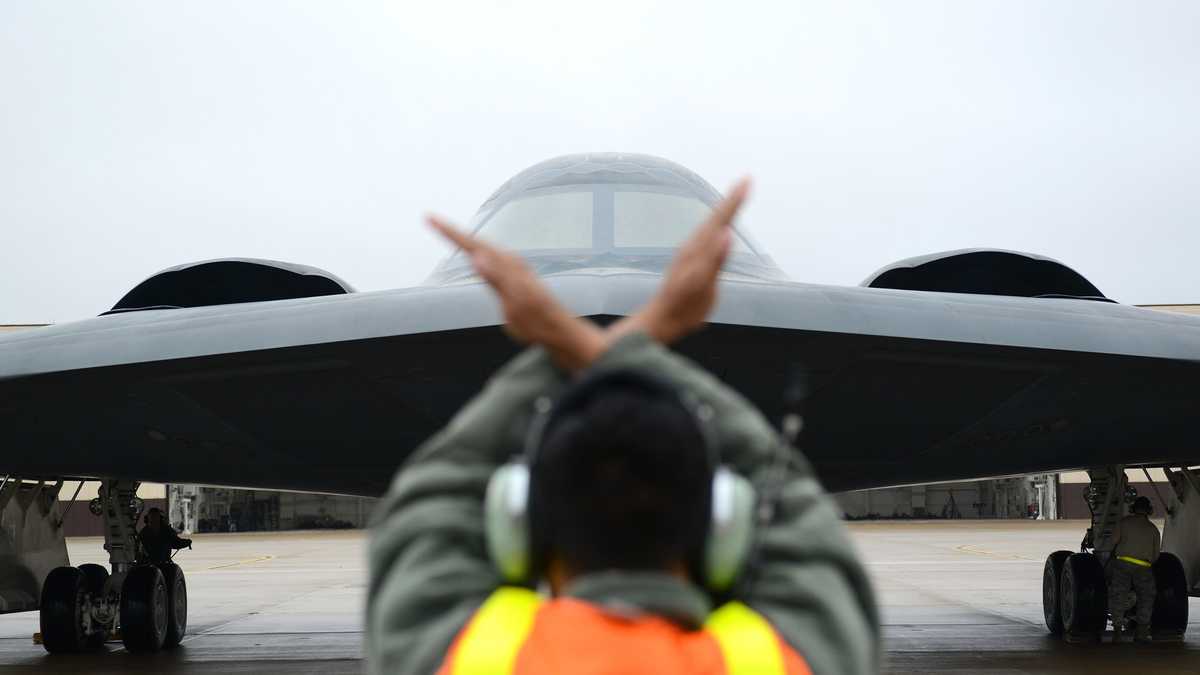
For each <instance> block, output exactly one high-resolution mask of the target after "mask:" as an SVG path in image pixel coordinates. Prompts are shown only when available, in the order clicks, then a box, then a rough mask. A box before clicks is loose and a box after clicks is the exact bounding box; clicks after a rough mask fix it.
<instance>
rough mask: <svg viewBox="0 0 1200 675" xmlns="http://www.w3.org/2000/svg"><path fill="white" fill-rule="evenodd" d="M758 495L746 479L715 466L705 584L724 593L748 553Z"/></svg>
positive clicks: (705, 552)
mask: <svg viewBox="0 0 1200 675" xmlns="http://www.w3.org/2000/svg"><path fill="white" fill-rule="evenodd" d="M756 503H757V495H756V494H755V491H754V486H753V485H752V484H751V483H750V481H749V480H747V479H746V478H744V477H742V476H739V475H738V474H736V473H734V472H733V471H732V470H730V469H729V468H728V467H724V466H721V467H717V470H716V471H715V472H714V473H713V481H712V522H711V524H710V525H709V531H708V538H707V539H706V540H705V542H704V567H703V570H704V582H705V583H706V584H707V585H708V587H709V588H710V589H712V590H714V591H725V590H728V589H729V587H731V586H732V585H733V582H735V581H737V578H738V575H740V574H741V572H742V568H743V567H744V566H745V563H746V558H747V557H748V556H749V554H750V545H751V542H752V540H753V534H754V509H755V505H756Z"/></svg>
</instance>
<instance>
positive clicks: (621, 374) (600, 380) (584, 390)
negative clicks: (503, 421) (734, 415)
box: [523, 368, 720, 471]
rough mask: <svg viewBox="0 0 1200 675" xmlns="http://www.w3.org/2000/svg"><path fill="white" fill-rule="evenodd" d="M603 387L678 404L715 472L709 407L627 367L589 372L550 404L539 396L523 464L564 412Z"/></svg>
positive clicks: (579, 405)
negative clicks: (693, 428)
mask: <svg viewBox="0 0 1200 675" xmlns="http://www.w3.org/2000/svg"><path fill="white" fill-rule="evenodd" d="M607 387H620V388H625V389H631V390H635V391H640V392H642V393H645V394H648V395H649V396H650V397H651V398H654V399H658V400H662V401H667V402H671V403H674V404H676V405H678V406H679V407H680V409H681V410H682V411H683V412H684V413H686V414H687V416H688V419H690V420H692V421H693V422H694V423H695V427H696V431H697V433H699V435H700V438H701V440H702V442H703V443H704V448H703V451H704V457H705V459H706V460H707V461H708V467H709V470H710V471H716V469H717V467H718V466H719V465H720V457H719V455H718V451H717V443H716V441H715V439H714V438H713V430H712V429H711V421H712V416H713V411H712V408H711V407H710V406H709V405H708V404H706V403H703V402H701V401H700V400H699V399H697V398H696V397H695V396H694V395H692V394H691V393H690V392H687V391H685V390H683V389H681V388H680V387H677V386H675V385H674V384H673V383H671V382H670V381H668V380H666V379H665V378H663V377H660V376H658V375H654V374H651V373H647V372H643V371H638V370H633V369H628V368H616V369H608V370H602V371H599V372H593V373H589V374H587V375H585V376H584V377H583V378H582V379H580V380H579V381H577V382H575V383H573V384H572V385H571V386H570V387H569V388H568V389H567V390H566V391H564V392H563V393H562V394H561V395H560V396H559V397H558V400H556V401H554V402H553V403H551V402H550V401H549V400H547V399H539V400H538V402H537V404H536V412H535V417H534V419H533V420H532V422H530V425H529V433H528V434H527V435H526V437H525V447H524V453H523V455H524V462H525V464H526V465H527V466H529V467H530V468H532V467H533V465H534V464H535V463H536V462H537V459H538V456H539V454H540V453H541V447H542V443H543V442H544V441H545V438H546V433H547V432H548V431H550V430H551V429H552V428H553V427H554V426H555V425H557V424H558V423H559V422H560V421H561V420H562V419H563V418H564V417H566V416H567V415H570V414H572V413H575V412H577V411H578V410H580V409H582V408H583V407H584V406H585V405H586V404H587V403H589V402H590V401H591V400H592V397H593V396H595V395H596V393H597V392H598V391H600V390H602V389H604V388H607Z"/></svg>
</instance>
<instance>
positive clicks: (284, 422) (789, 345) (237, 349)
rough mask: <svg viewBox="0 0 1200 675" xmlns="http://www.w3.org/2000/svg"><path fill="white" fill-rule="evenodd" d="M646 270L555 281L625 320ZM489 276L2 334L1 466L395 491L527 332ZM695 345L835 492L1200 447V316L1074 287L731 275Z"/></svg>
mask: <svg viewBox="0 0 1200 675" xmlns="http://www.w3.org/2000/svg"><path fill="white" fill-rule="evenodd" d="M660 280H661V277H660V276H659V275H658V274H653V273H649V272H630V271H623V272H605V271H576V272H570V273H562V274H553V275H550V276H548V277H547V278H546V282H547V283H548V285H549V286H550V287H551V289H552V290H553V292H554V293H555V294H556V295H557V296H558V297H560V298H561V299H563V301H564V302H565V303H566V304H567V305H568V306H569V307H570V308H571V309H572V310H573V311H574V312H576V313H577V314H579V315H581V316H589V317H594V318H596V319H597V320H600V321H607V320H611V319H612V318H614V317H619V316H623V315H626V314H628V313H630V312H632V311H633V310H635V309H636V308H637V307H639V306H640V305H641V304H642V303H643V302H644V301H645V300H646V299H647V298H648V297H649V296H650V295H651V293H653V291H654V290H655V289H656V288H657V286H658V283H659V282H660ZM499 322H500V317H499V315H498V313H497V308H496V306H495V301H494V298H493V297H492V295H491V293H490V291H489V290H488V289H487V288H486V287H485V286H483V285H482V284H479V283H473V282H466V283H451V284H449V285H443V286H428V287H418V288H412V289H403V290H396V291H381V292H372V293H353V294H348V295H329V296H324V297H312V298H302V299H294V300H277V301H271V302H253V303H243V304H232V305H219V306H211V307H197V308H184V309H161V310H150V311H140V312H127V313H121V314H114V315H109V316H102V317H97V318H95V319H88V320H85V321H80V322H76V323H71V324H63V325H59V326H53V327H47V328H41V329H35V330H31V331H25V332H22V333H17V334H13V335H9V336H5V337H2V338H0V428H2V429H4V434H5V441H6V442H5V446H6V451H5V453H4V458H3V461H2V464H3V466H0V472H3V473H9V472H12V473H14V474H16V475H22V476H37V475H45V476H74V477H127V478H136V479H140V480H153V481H160V482H178V483H202V484H214V485H227V486H234V487H258V488H273V489H285V490H310V491H321V492H331V493H345V494H360V495H378V494H380V493H382V492H383V491H384V490H385V489H386V486H387V485H388V483H389V481H390V480H391V478H392V476H393V474H394V473H395V470H396V468H397V467H398V466H399V465H400V463H401V462H402V461H403V460H404V458H405V457H406V456H407V455H408V453H409V452H411V451H412V450H413V449H414V448H415V447H417V445H418V444H419V443H420V442H421V441H422V440H423V439H424V438H426V437H427V436H429V435H430V434H431V433H433V432H434V431H435V430H436V429H437V428H439V427H440V426H441V425H442V424H444V423H445V422H446V421H447V420H448V419H449V418H450V417H451V415H453V413H454V412H455V411H456V410H457V408H458V407H460V406H461V405H462V404H463V403H464V402H465V401H466V400H467V399H468V398H469V397H470V396H471V395H473V394H474V393H475V392H477V391H478V390H479V389H480V387H481V386H482V385H483V383H484V382H485V380H486V378H487V377H488V376H489V375H490V374H491V373H492V372H494V371H495V370H496V368H498V367H499V366H500V365H501V364H502V363H503V362H504V361H505V360H506V359H508V358H509V357H511V356H512V355H513V354H514V353H515V352H516V350H517V347H516V346H515V345H513V344H512V343H511V342H510V341H509V339H508V338H507V337H506V336H505V335H504V334H503V332H502V331H501V330H500V329H499V327H498V324H499ZM679 349H680V351H682V352H683V353H685V354H687V355H689V356H691V357H692V358H694V359H696V360H697V361H699V362H700V363H702V364H703V365H705V366H706V367H707V368H709V369H710V370H712V371H713V372H715V373H716V374H717V375H718V376H720V377H721V378H723V379H724V380H725V381H727V382H728V383H729V384H731V385H732V386H734V387H735V388H737V389H738V390H739V391H741V392H742V393H743V394H744V395H746V396H747V397H748V398H749V399H750V400H752V401H753V402H754V403H756V404H757V405H759V406H760V408H762V409H763V410H764V412H766V413H767V414H768V415H769V416H770V417H771V418H772V419H778V416H779V415H781V414H782V412H783V410H782V405H783V392H784V390H785V388H786V387H787V386H788V383H789V377H790V374H791V373H792V372H793V371H794V369H796V368H801V369H803V370H804V371H805V372H807V373H808V381H809V389H810V395H809V397H808V400H807V406H806V408H807V410H806V413H807V415H806V417H807V428H806V430H805V435H804V437H803V450H804V452H805V453H806V454H807V455H808V456H809V458H810V459H811V460H812V461H813V463H814V464H815V466H816V468H817V470H818V473H819V474H820V475H821V477H822V478H823V480H824V481H825V483H826V485H827V487H829V488H830V489H833V490H844V489H857V488H866V487H881V486H887V485H897V484H905V483H917V482H931V481H939V480H957V479H968V478H975V477H984V476H992V475H1002V474H1016V473H1030V472H1036V471H1049V470H1056V469H1066V468H1076V467H1083V466H1088V465H1094V464H1109V463H1126V464H1137V463H1163V462H1186V461H1192V460H1194V459H1195V458H1196V457H1197V455H1198V454H1200V453H1198V452H1197V451H1196V450H1195V448H1194V447H1193V445H1192V443H1191V440H1190V437H1191V419H1192V415H1193V414H1194V411H1195V409H1196V404H1197V402H1198V400H1200V393H1197V392H1200V364H1198V363H1197V361H1198V360H1200V318H1196V317H1188V316H1182V315H1171V314H1166V313H1160V312H1155V311H1151V310H1144V309H1139V308H1135V307H1126V306H1122V305H1117V304H1113V303H1107V302H1092V301H1087V300H1077V299H1054V298H1021V297H999V296H990V295H969V294H957V293H936V292H921V291H907V290H888V289H878V288H855V287H838V286H821V285H813V284H802V283H791V282H782V281H769V280H726V281H724V282H722V286H721V301H720V305H719V307H718V308H717V310H716V312H715V313H714V315H713V316H712V319H711V324H710V325H709V326H708V327H707V328H706V329H705V330H703V331H701V332H700V333H698V334H696V335H694V336H692V337H690V338H688V339H687V340H685V341H684V342H683V343H682V344H681V345H679Z"/></svg>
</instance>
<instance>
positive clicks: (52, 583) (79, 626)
mask: <svg viewBox="0 0 1200 675" xmlns="http://www.w3.org/2000/svg"><path fill="white" fill-rule="evenodd" d="M86 592H87V590H86V588H85V587H84V578H83V573H82V572H80V571H79V570H78V569H77V568H74V567H56V568H54V569H53V570H50V574H47V575H46V582H45V583H43V584H42V597H41V604H40V607H41V611H40V612H39V615H40V616H39V618H40V621H41V631H42V646H43V647H45V648H46V651H48V652H50V653H51V654H71V653H74V652H79V651H83V648H84V647H85V646H86V645H87V634H86V633H84V631H83V613H82V609H83V600H84V596H85V594H86Z"/></svg>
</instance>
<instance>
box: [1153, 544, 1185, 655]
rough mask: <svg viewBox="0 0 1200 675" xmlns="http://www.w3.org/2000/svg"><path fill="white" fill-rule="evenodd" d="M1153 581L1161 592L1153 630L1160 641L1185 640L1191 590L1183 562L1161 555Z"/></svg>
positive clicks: (1158, 596) (1168, 555)
mask: <svg viewBox="0 0 1200 675" xmlns="http://www.w3.org/2000/svg"><path fill="white" fill-rule="evenodd" d="M1154 582H1155V585H1156V586H1158V593H1157V594H1156V595H1155V597H1154V616H1153V617H1152V618H1151V619H1150V629H1151V630H1152V631H1153V632H1154V635H1155V637H1158V638H1161V639H1178V638H1181V637H1183V634H1184V632H1185V631H1186V630H1187V623H1188V588H1187V576H1186V575H1185V574H1184V573H1183V563H1181V562H1179V558H1178V557H1176V556H1175V555H1174V554H1171V553H1161V554H1159V556H1158V560H1156V561H1154Z"/></svg>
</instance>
